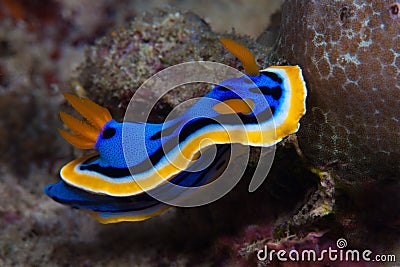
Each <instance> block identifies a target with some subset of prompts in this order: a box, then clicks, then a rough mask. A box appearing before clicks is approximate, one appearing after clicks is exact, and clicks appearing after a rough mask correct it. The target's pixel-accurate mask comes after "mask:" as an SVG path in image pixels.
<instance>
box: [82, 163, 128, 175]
mask: <svg viewBox="0 0 400 267" xmlns="http://www.w3.org/2000/svg"><path fill="white" fill-rule="evenodd" d="M79 170H81V171H86V170H87V171H93V172H97V173H101V174H102V175H105V176H108V177H111V178H122V177H127V176H130V175H131V172H130V171H129V168H116V167H101V166H100V165H99V164H90V165H81V166H79Z"/></svg>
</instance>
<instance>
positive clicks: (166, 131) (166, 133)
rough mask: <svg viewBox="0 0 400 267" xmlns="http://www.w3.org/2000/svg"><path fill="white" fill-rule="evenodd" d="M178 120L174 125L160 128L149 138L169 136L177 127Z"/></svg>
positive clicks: (155, 138)
mask: <svg viewBox="0 0 400 267" xmlns="http://www.w3.org/2000/svg"><path fill="white" fill-rule="evenodd" d="M179 125H180V122H178V123H175V124H174V125H172V126H170V127H169V128H166V129H162V130H161V131H158V132H156V133H155V134H153V135H152V136H151V137H150V140H157V139H160V138H161V137H162V136H170V135H172V134H173V133H174V131H175V130H176V129H177V128H178V127H179Z"/></svg>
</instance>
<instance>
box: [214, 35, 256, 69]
mask: <svg viewBox="0 0 400 267" xmlns="http://www.w3.org/2000/svg"><path fill="white" fill-rule="evenodd" d="M219 40H220V41H221V43H222V45H223V46H224V47H225V48H226V49H228V51H229V52H231V53H232V54H233V55H235V56H236V57H237V58H238V59H239V60H240V61H241V62H242V64H243V67H244V72H245V73H246V74H247V75H249V76H258V75H260V69H259V67H258V65H257V62H256V60H255V58H254V56H253V54H252V53H251V52H250V50H249V49H247V48H246V47H244V46H243V45H241V44H239V43H237V42H235V41H233V40H231V39H228V38H224V37H220V38H219Z"/></svg>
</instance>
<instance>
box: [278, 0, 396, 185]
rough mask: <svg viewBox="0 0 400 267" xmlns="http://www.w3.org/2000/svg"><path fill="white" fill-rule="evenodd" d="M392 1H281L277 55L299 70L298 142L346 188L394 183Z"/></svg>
mask: <svg viewBox="0 0 400 267" xmlns="http://www.w3.org/2000/svg"><path fill="white" fill-rule="evenodd" d="M396 7H398V4H397V3H393V1H388V0H385V1H373V0H367V1H364V0H363V1H361V0H357V1H335V0H323V1H316V0H311V1H302V0H290V1H286V3H285V5H284V8H283V12H282V37H281V40H280V45H279V51H278V52H279V54H280V55H281V56H283V57H284V58H285V59H287V60H288V61H289V62H290V63H291V64H300V65H301V66H302V67H303V71H304V76H305V80H306V82H307V85H308V88H309V97H308V102H307V107H308V111H307V114H306V116H305V117H304V118H303V119H302V121H301V128H300V131H299V132H298V141H299V145H300V148H301V149H302V151H303V153H304V155H305V156H306V157H307V158H309V159H310V160H311V161H312V162H313V164H314V165H315V166H324V167H330V168H331V169H332V170H333V171H334V173H335V174H336V175H337V177H338V179H339V180H341V181H342V182H345V183H358V184H359V183H367V182H369V181H377V180H382V179H398V178H399V173H400V165H399V164H398V163H399V162H400V123H399V120H400V117H399V106H400V76H399V75H400V74H399V70H400V56H399V55H400V46H399V44H400V39H399V27H400V19H399V15H398V8H396Z"/></svg>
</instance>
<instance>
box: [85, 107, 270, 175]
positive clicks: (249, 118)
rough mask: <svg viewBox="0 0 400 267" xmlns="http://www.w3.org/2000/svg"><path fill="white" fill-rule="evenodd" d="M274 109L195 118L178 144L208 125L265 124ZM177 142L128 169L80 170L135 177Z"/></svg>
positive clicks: (92, 167) (94, 167)
mask: <svg viewBox="0 0 400 267" xmlns="http://www.w3.org/2000/svg"><path fill="white" fill-rule="evenodd" d="M275 110H276V108H275V107H274V106H270V107H269V108H266V109H265V110H264V111H263V112H261V113H259V114H257V115H256V116H255V115H254V114H252V113H250V114H242V113H238V114H236V113H233V114H224V115H220V116H217V117H214V118H205V117H203V118H197V119H194V120H191V121H189V122H188V123H187V124H185V126H184V127H183V128H182V130H181V132H180V133H179V138H178V140H179V141H178V143H182V142H184V141H185V140H186V139H187V138H188V137H189V136H190V135H192V134H196V132H197V131H199V130H201V129H203V128H204V127H207V126H210V125H217V124H223V125H240V124H239V121H238V120H240V122H241V123H242V124H244V125H246V124H258V123H261V122H265V121H267V120H269V119H270V118H271V117H272V116H273V115H274V114H275ZM177 145H178V144H177V140H176V139H175V138H172V139H171V140H169V141H167V142H166V143H164V144H163V146H161V147H159V148H158V149H157V150H156V151H155V152H154V153H153V154H151V155H149V158H148V160H145V161H142V162H140V163H139V164H137V165H136V166H130V167H129V168H115V167H101V166H100V165H99V164H90V165H85V164H83V165H81V166H80V167H79V168H80V170H82V171H83V170H88V171H94V172H97V173H100V174H102V175H105V176H108V177H111V178H124V177H129V176H131V175H135V174H138V173H142V172H145V171H147V170H149V169H150V168H152V167H153V166H155V165H156V164H158V163H159V162H160V160H161V159H162V158H163V157H165V154H167V153H168V152H169V151H171V150H172V149H173V148H175V147H176V146H177Z"/></svg>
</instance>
